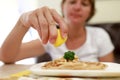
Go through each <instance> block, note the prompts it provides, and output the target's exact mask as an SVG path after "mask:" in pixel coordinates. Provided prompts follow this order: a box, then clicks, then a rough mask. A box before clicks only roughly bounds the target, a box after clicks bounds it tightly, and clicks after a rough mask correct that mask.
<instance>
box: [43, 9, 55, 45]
mask: <svg viewBox="0 0 120 80" xmlns="http://www.w3.org/2000/svg"><path fill="white" fill-rule="evenodd" d="M43 11H44V14H45V18H46V20H47V22H48V27H49V41H50V42H51V43H52V44H53V43H55V41H56V38H57V28H56V22H55V20H54V18H53V16H52V14H51V11H50V9H48V8H47V7H44V10H43Z"/></svg>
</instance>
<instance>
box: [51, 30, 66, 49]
mask: <svg viewBox="0 0 120 80" xmlns="http://www.w3.org/2000/svg"><path fill="white" fill-rule="evenodd" d="M57 32H58V36H57V39H56V41H55V43H54V44H53V45H54V46H55V47H58V46H60V45H62V44H63V43H65V41H66V40H67V37H66V38H62V36H61V34H60V29H57Z"/></svg>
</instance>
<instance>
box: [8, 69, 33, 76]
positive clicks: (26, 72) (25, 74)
mask: <svg viewBox="0 0 120 80" xmlns="http://www.w3.org/2000/svg"><path fill="white" fill-rule="evenodd" d="M30 74H31V71H29V70H25V71H21V72H18V73H15V74H12V75H10V77H17V78H18V77H22V76H28V75H30Z"/></svg>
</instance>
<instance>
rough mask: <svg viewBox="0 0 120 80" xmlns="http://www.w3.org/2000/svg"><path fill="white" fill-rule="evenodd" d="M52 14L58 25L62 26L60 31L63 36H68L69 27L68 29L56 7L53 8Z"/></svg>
mask: <svg viewBox="0 0 120 80" xmlns="http://www.w3.org/2000/svg"><path fill="white" fill-rule="evenodd" d="M51 14H52V16H53V18H54V20H55V21H56V22H57V23H58V25H59V27H60V32H61V35H62V37H63V38H66V37H67V33H68V29H67V25H66V24H65V22H64V20H63V18H62V17H61V16H60V15H59V14H58V13H57V12H56V10H54V9H51Z"/></svg>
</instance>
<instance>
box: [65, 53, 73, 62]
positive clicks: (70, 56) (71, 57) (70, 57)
mask: <svg viewBox="0 0 120 80" xmlns="http://www.w3.org/2000/svg"><path fill="white" fill-rule="evenodd" d="M74 55H75V53H74V52H72V51H67V52H65V53H64V58H65V59H66V60H67V61H69V60H71V61H72V60H73V59H74Z"/></svg>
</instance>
